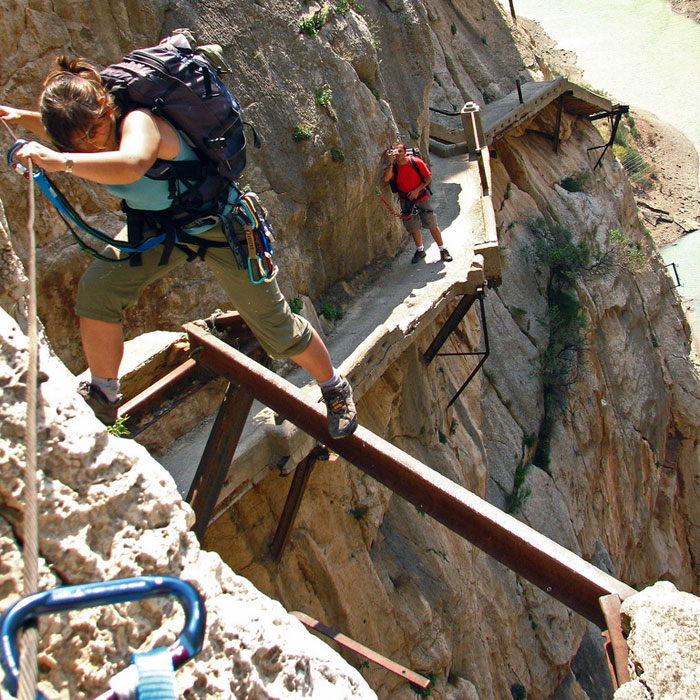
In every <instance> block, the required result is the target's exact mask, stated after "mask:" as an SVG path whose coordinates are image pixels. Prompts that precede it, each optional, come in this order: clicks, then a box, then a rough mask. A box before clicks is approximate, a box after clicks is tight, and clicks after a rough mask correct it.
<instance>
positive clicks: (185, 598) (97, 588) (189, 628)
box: [0, 576, 206, 700]
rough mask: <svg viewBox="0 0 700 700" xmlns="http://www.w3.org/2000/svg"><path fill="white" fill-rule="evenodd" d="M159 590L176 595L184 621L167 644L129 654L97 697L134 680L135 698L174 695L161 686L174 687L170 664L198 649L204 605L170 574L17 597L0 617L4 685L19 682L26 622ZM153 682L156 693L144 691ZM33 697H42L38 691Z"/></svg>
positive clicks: (112, 697) (109, 698)
mask: <svg viewBox="0 0 700 700" xmlns="http://www.w3.org/2000/svg"><path fill="white" fill-rule="evenodd" d="M164 595H172V596H174V597H175V598H177V600H178V602H179V603H180V605H181V606H182V608H183V611H184V613H185V626H184V628H183V631H182V633H181V634H180V636H179V637H178V638H177V640H176V641H175V643H174V644H172V645H171V646H170V647H162V648H159V649H154V650H152V651H150V652H145V653H142V654H134V655H133V657H132V658H133V661H134V665H132V666H129V667H128V668H127V669H125V670H124V671H121V672H120V673H118V674H117V675H116V676H115V677H114V678H113V679H112V683H111V684H110V685H111V687H112V688H113V690H111V691H107V692H105V693H103V694H102V695H100V696H99V698H98V700H121V699H122V698H126V697H129V695H128V693H127V691H124V690H122V689H120V690H115V689H114V688H115V686H116V685H121V688H124V687H128V686H129V684H131V685H132V686H133V684H134V683H137V684H138V686H139V697H140V698H142V699H143V698H148V697H153V698H155V697H161V698H166V697H167V698H169V697H177V696H174V695H172V692H173V691H172V690H171V691H170V695H168V694H167V693H165V692H164V691H163V688H166V689H167V688H168V687H170V688H172V687H174V679H173V678H172V676H173V675H174V671H175V669H177V668H179V667H180V666H182V665H183V664H184V663H186V662H187V661H189V660H190V659H191V658H192V657H194V656H196V655H197V654H198V653H199V652H200V651H201V649H202V643H203V640H204V631H205V626H206V609H205V607H204V600H203V599H202V596H201V595H200V594H199V593H198V592H197V590H196V589H195V588H194V586H192V585H191V584H189V583H187V582H185V581H182V580H180V579H178V578H175V577H174V576H136V577H133V578H124V579H115V580H113V581H101V582H97V583H88V584H81V585H76V586H64V587H62V588H55V589H53V590H50V591H41V592H39V593H34V594H32V595H29V596H26V597H24V598H21V599H20V600H18V601H17V602H16V603H15V604H14V605H12V606H11V607H10V608H8V609H7V610H6V611H5V612H4V613H3V614H2V617H0V665H2V669H3V671H4V672H5V687H6V689H7V690H8V692H10V693H11V694H12V695H16V693H17V686H18V682H19V653H18V648H17V635H18V634H19V631H20V630H21V629H22V628H23V627H25V626H26V625H28V624H36V622H37V618H38V617H39V616H41V615H48V614H54V613H59V612H64V611H67V610H82V609H83V608H92V607H97V606H100V605H107V604H114V603H123V602H126V601H131V600H141V599H143V598H155V597H159V596H164ZM164 662H165V663H164ZM168 664H169V668H170V671H169V673H168ZM134 666H135V667H136V668H134ZM142 669H143V670H142ZM137 671H138V673H137ZM168 676H169V677H168ZM120 677H121V680H120V681H119V684H115V683H114V681H115V680H116V679H117V678H120ZM156 686H159V687H160V690H159V691H158V693H159V694H155V693H153V694H150V695H149V693H150V692H151V690H149V688H151V689H153V688H155V687H156ZM142 688H143V691H142ZM37 698H38V700H46V699H45V697H44V696H43V695H42V694H41V693H39V692H38V691H37Z"/></svg>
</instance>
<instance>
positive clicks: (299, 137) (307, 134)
mask: <svg viewBox="0 0 700 700" xmlns="http://www.w3.org/2000/svg"><path fill="white" fill-rule="evenodd" d="M310 138H311V129H309V127H308V126H297V127H295V129H294V133H293V134H292V139H294V141H296V142H297V143H299V141H308V140H309V139H310Z"/></svg>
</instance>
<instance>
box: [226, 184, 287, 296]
mask: <svg viewBox="0 0 700 700" xmlns="http://www.w3.org/2000/svg"><path fill="white" fill-rule="evenodd" d="M235 214H236V217H237V219H238V221H239V222H240V223H241V225H242V226H243V230H244V231H245V241H246V250H247V258H248V263H247V264H248V276H249V277H250V281H251V282H252V283H253V284H262V283H263V282H272V280H273V279H274V278H275V276H276V275H277V269H278V268H277V265H275V264H274V263H273V262H272V255H273V253H274V250H273V249H272V241H274V240H275V234H274V233H273V231H272V226H270V222H269V221H268V220H267V217H266V216H265V210H264V209H263V207H262V204H260V200H259V199H258V196H257V195H256V194H255V193H254V192H249V193H248V194H245V195H243V196H242V197H240V198H239V199H238V201H237V202H236V205H235Z"/></svg>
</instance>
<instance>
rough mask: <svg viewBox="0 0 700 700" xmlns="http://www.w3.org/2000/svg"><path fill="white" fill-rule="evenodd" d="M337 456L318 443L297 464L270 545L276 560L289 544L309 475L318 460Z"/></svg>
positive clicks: (329, 459)
mask: <svg viewBox="0 0 700 700" xmlns="http://www.w3.org/2000/svg"><path fill="white" fill-rule="evenodd" d="M337 458H338V455H335V454H334V455H331V453H330V452H329V451H328V448H327V447H325V446H324V445H317V446H316V447H315V448H314V449H313V450H312V451H311V452H310V453H309V455H308V456H307V457H306V459H305V460H303V461H302V462H300V463H299V464H298V465H297V468H296V469H295V470H294V476H293V477H292V484H291V486H290V487H289V493H288V494H287V500H286V501H285V503H284V508H283V509H282V515H281V516H280V521H279V524H278V525H277V530H276V532H275V536H274V537H273V538H272V544H271V545H270V552H271V553H272V556H273V557H274V559H275V561H279V560H280V559H281V558H282V552H283V551H284V548H285V546H286V545H287V540H288V539H289V533H290V532H291V531H292V527H294V520H295V519H296V516H297V512H298V511H299V506H300V505H301V500H302V498H303V497H304V492H305V491H306V485H307V484H308V482H309V477H310V476H311V472H312V471H313V468H314V467H315V466H316V462H325V461H335V460H336V459H337Z"/></svg>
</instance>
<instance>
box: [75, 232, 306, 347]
mask: <svg viewBox="0 0 700 700" xmlns="http://www.w3.org/2000/svg"><path fill="white" fill-rule="evenodd" d="M200 237H201V238H202V239H204V240H211V241H223V242H225V241H226V238H225V237H224V234H223V232H222V230H221V224H218V225H217V226H215V227H214V228H212V229H210V230H209V231H206V232H205V233H203V234H201V236H200ZM162 252H163V248H162V246H161V245H157V246H154V247H153V248H151V249H150V250H148V251H146V252H145V253H142V254H141V258H142V264H141V265H140V266H133V267H132V266H131V265H130V264H129V263H128V262H120V263H116V262H114V263H112V262H106V261H103V260H95V262H93V263H92V265H90V267H88V269H87V270H86V271H85V274H84V275H83V276H82V278H81V280H80V283H79V285H78V298H77V300H76V304H75V312H76V313H77V314H78V316H82V317H84V318H91V319H94V320H97V321H105V322H107V323H121V321H122V316H123V313H124V311H125V310H126V309H127V308H128V307H129V306H131V305H132V304H134V303H136V301H138V299H139V297H140V296H141V294H142V292H143V290H144V289H145V288H146V287H147V286H148V285H149V284H150V283H151V282H155V281H156V280H157V279H160V278H161V277H163V276H165V275H166V274H167V273H168V272H170V271H171V270H172V269H173V268H174V267H176V266H177V265H180V264H181V263H183V262H185V261H186V260H187V256H186V254H185V253H184V252H183V251H181V250H179V249H178V248H174V249H173V251H172V253H171V255H170V259H169V261H168V262H167V263H166V264H165V265H158V262H159V261H160V257H161V254H162ZM204 262H205V263H206V264H207V265H208V266H209V268H210V269H211V271H212V272H213V273H214V274H215V275H216V277H217V279H218V280H219V282H220V283H221V286H222V287H223V288H224V291H225V292H226V294H228V297H229V299H230V300H231V303H232V304H233V306H234V308H235V309H236V311H238V313H239V314H240V315H241V317H242V318H243V320H244V321H245V322H246V324H248V326H249V327H250V329H251V330H252V331H253V333H255V336H256V337H257V339H258V340H259V341H260V344H261V345H262V346H263V348H264V349H265V351H266V352H267V353H268V354H269V355H270V356H271V357H273V358H276V359H283V358H287V357H290V356H292V355H298V354H299V353H301V352H303V351H304V350H306V348H308V346H309V343H310V342H311V338H312V333H313V331H312V329H311V326H310V324H309V322H308V321H307V320H306V319H304V318H302V317H301V316H297V315H296V314H294V313H292V310H291V309H290V308H289V304H288V303H287V301H286V299H285V298H284V296H283V295H282V292H281V291H280V289H279V287H278V286H277V281H276V280H272V281H271V282H264V283H262V284H253V283H252V282H251V281H250V278H249V276H248V271H247V270H241V269H240V268H239V267H238V265H237V264H236V260H235V258H234V255H233V251H232V250H231V249H230V248H229V247H228V246H226V247H225V248H208V249H207V252H206V255H205V256H204Z"/></svg>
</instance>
